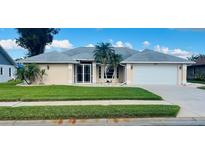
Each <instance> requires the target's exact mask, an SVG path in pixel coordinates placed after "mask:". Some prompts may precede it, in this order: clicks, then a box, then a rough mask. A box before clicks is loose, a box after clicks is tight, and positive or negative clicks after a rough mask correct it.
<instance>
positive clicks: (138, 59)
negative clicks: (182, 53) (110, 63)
mask: <svg viewBox="0 0 205 154" xmlns="http://www.w3.org/2000/svg"><path fill="white" fill-rule="evenodd" d="M152 62H160V63H193V62H191V61H188V60H186V59H183V58H179V57H176V56H172V55H168V54H164V53H161V52H157V51H153V50H149V49H145V50H143V51H142V52H137V53H135V54H133V55H132V56H130V57H128V58H126V59H124V60H123V61H122V63H152Z"/></svg>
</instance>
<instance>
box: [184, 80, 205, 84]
mask: <svg viewBox="0 0 205 154" xmlns="http://www.w3.org/2000/svg"><path fill="white" fill-rule="evenodd" d="M187 82H190V83H200V84H205V81H204V80H188V81H187Z"/></svg>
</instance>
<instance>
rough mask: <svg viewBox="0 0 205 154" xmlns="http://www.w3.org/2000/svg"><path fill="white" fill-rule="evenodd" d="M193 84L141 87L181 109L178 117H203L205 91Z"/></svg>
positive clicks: (204, 114) (204, 111) (204, 113)
mask: <svg viewBox="0 0 205 154" xmlns="http://www.w3.org/2000/svg"><path fill="white" fill-rule="evenodd" d="M197 86H199V85H194V84H189V85H187V86H170V85H141V86H140V87H142V88H144V89H147V90H149V91H151V92H153V93H155V94H158V95H160V96H161V97H162V98H163V99H164V100H165V101H167V102H169V103H171V104H177V105H179V106H180V107H181V110H180V112H179V114H178V117H205V90H202V89H198V88H197Z"/></svg>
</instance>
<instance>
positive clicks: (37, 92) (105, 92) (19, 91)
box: [0, 82, 162, 101]
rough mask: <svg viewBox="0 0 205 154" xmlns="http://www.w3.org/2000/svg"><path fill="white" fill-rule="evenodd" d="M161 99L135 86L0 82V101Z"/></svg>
mask: <svg viewBox="0 0 205 154" xmlns="http://www.w3.org/2000/svg"><path fill="white" fill-rule="evenodd" d="M161 99H162V98H161V97H160V96H158V95H156V94H153V93H151V92H149V91H147V90H145V89H142V88H137V87H85V86H66V85H65V86H64V85H51V86H16V83H15V82H11V83H1V84H0V101H58V100H161Z"/></svg>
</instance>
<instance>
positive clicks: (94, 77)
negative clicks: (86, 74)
mask: <svg viewBox="0 0 205 154" xmlns="http://www.w3.org/2000/svg"><path fill="white" fill-rule="evenodd" d="M96 69H97V67H96V63H95V62H93V63H92V83H96V79H97V74H96Z"/></svg>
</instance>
